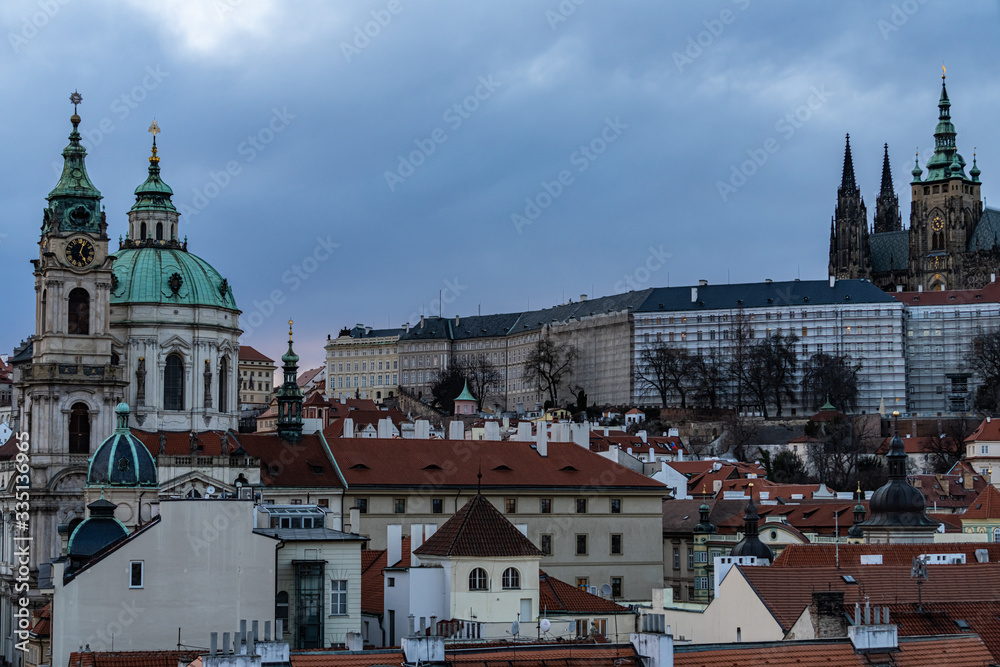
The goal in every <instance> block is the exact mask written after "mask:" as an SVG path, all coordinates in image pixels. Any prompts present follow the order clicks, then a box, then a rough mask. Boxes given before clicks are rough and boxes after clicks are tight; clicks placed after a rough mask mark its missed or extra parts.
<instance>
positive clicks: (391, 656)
mask: <svg viewBox="0 0 1000 667" xmlns="http://www.w3.org/2000/svg"><path fill="white" fill-rule="evenodd" d="M290 659H291V663H292V667H371V666H372V665H401V664H403V662H404V660H405V658H404V657H403V653H402V651H398V650H397V651H392V650H388V651H365V652H364V653H347V652H343V653H337V652H329V651H292V653H291V656H290ZM173 667H177V666H176V665H174V666H173Z"/></svg>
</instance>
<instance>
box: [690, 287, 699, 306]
mask: <svg viewBox="0 0 1000 667" xmlns="http://www.w3.org/2000/svg"><path fill="white" fill-rule="evenodd" d="M691 303H698V288H697V287H692V288H691Z"/></svg>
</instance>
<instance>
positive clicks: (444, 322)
mask: <svg viewBox="0 0 1000 667" xmlns="http://www.w3.org/2000/svg"><path fill="white" fill-rule="evenodd" d="M454 322H455V320H452V319H444V318H441V317H425V318H424V319H423V322H418V323H417V324H414V325H413V326H411V327H410V330H409V331H404V332H403V333H402V334H400V336H399V340H427V339H432V338H434V339H442V338H443V339H445V340H451V337H452V334H451V325H452V324H453V323H454Z"/></svg>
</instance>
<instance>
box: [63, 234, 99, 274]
mask: <svg viewBox="0 0 1000 667" xmlns="http://www.w3.org/2000/svg"><path fill="white" fill-rule="evenodd" d="M66 259H67V260H68V261H69V263H70V264H72V265H73V266H77V267H81V268H82V267H84V266H87V265H89V264H90V263H91V262H93V261H94V244H92V243H91V242H90V241H88V240H87V239H73V240H72V241H70V242H69V243H67V244H66Z"/></svg>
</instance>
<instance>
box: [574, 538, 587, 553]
mask: <svg viewBox="0 0 1000 667" xmlns="http://www.w3.org/2000/svg"><path fill="white" fill-rule="evenodd" d="M576 555H577V556H586V555H587V536H586V535H577V536H576Z"/></svg>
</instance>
